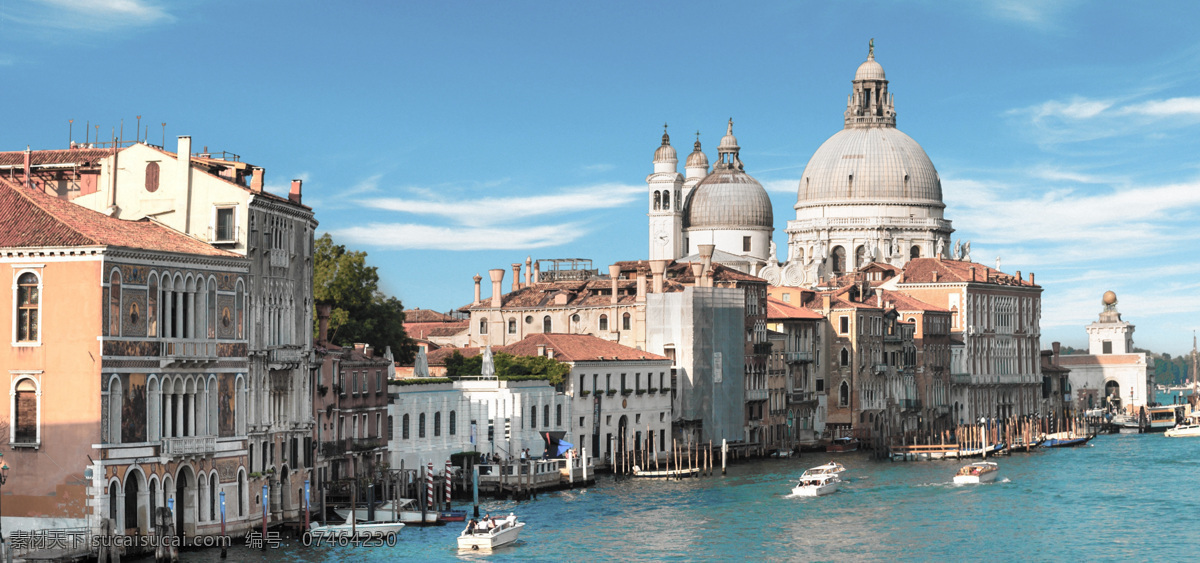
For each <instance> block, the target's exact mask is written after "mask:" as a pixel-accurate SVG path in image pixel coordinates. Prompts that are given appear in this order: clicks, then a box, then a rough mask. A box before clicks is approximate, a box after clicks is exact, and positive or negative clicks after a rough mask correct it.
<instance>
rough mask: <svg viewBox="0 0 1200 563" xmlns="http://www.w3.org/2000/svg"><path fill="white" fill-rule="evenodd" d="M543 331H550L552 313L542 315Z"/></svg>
mask: <svg viewBox="0 0 1200 563" xmlns="http://www.w3.org/2000/svg"><path fill="white" fill-rule="evenodd" d="M542 332H545V333H549V332H550V315H546V316H545V317H542Z"/></svg>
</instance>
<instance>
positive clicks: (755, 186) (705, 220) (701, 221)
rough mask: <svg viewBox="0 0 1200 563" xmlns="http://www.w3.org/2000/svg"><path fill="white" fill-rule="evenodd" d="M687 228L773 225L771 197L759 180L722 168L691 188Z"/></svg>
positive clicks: (685, 221) (771, 226)
mask: <svg viewBox="0 0 1200 563" xmlns="http://www.w3.org/2000/svg"><path fill="white" fill-rule="evenodd" d="M686 209H687V211H686V212H685V213H684V216H683V220H684V225H683V226H684V228H689V229H705V228H709V229H711V228H733V229H742V228H754V227H765V228H768V229H771V228H774V226H775V216H774V214H773V212H772V211H771V198H770V197H769V196H767V190H765V189H763V187H762V184H760V183H758V180H755V179H754V178H752V177H751V176H750V175H749V174H747V173H745V172H743V171H741V170H739V169H737V168H719V169H716V170H713V172H712V174H709V175H708V176H705V177H704V179H703V180H701V181H700V183H698V184H696V188H695V189H693V190H692V193H691V195H690V196H688V201H687V208H686Z"/></svg>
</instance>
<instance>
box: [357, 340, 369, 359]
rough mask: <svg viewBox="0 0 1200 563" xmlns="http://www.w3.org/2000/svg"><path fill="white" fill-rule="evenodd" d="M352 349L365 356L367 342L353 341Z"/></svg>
mask: <svg viewBox="0 0 1200 563" xmlns="http://www.w3.org/2000/svg"><path fill="white" fill-rule="evenodd" d="M354 351H355V352H358V353H359V354H362V355H364V356H366V355H367V344H365V343H362V342H355V343H354Z"/></svg>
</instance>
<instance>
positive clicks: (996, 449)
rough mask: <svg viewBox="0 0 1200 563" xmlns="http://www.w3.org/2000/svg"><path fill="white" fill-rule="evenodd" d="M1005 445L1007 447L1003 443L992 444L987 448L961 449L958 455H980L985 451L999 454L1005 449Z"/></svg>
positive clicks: (988, 453) (989, 453) (990, 453)
mask: <svg viewBox="0 0 1200 563" xmlns="http://www.w3.org/2000/svg"><path fill="white" fill-rule="evenodd" d="M1004 447H1005V444H1003V443H1001V444H991V445H989V446H987V447H986V448H975V449H970V450H959V451H958V457H978V456H981V455H983V454H985V453H986V454H987V455H998V454H999V453H1000V452H1001V451H1002V450H1004Z"/></svg>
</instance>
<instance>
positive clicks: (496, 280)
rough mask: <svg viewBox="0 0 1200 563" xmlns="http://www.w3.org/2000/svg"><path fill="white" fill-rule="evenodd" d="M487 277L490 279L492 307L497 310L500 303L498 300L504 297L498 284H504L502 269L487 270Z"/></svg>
mask: <svg viewBox="0 0 1200 563" xmlns="http://www.w3.org/2000/svg"><path fill="white" fill-rule="evenodd" d="M488 275H489V276H491V278H492V307H495V308H499V307H500V304H501V303H502V301H501V299H500V298H501V297H502V296H503V295H504V294H503V293H501V292H502V291H503V290H502V289H501V287H500V284H501V283H503V282H504V269H503V268H496V269H494V270H488Z"/></svg>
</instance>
